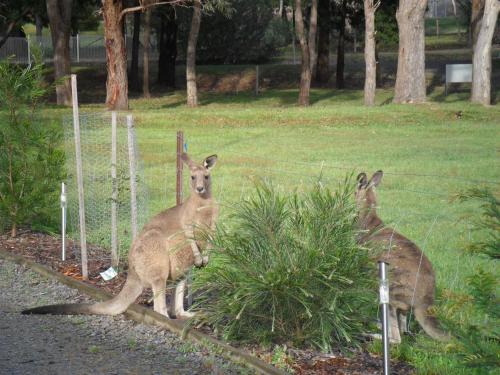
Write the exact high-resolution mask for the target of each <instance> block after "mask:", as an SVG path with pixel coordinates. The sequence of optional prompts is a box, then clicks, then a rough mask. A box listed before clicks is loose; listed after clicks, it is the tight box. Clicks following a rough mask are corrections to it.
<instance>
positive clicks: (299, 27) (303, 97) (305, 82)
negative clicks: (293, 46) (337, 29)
mask: <svg viewBox="0 0 500 375" xmlns="http://www.w3.org/2000/svg"><path fill="white" fill-rule="evenodd" d="M301 3H302V2H301V0H295V30H296V33H297V39H298V40H299V43H300V49H301V51H302V65H301V71H300V89H299V102H298V103H299V105H302V106H308V105H309V92H310V90H311V64H310V55H309V47H308V46H307V41H306V33H305V30H304V18H303V16H302V4H301Z"/></svg>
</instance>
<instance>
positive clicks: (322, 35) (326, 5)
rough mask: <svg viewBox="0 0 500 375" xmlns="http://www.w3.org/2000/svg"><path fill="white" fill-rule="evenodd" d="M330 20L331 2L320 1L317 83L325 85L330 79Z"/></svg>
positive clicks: (327, 0)
mask: <svg viewBox="0 0 500 375" xmlns="http://www.w3.org/2000/svg"><path fill="white" fill-rule="evenodd" d="M330 18H331V12H330V0H319V2H318V26H319V28H318V64H317V69H316V81H317V82H320V83H325V84H326V83H328V80H329V79H330Z"/></svg>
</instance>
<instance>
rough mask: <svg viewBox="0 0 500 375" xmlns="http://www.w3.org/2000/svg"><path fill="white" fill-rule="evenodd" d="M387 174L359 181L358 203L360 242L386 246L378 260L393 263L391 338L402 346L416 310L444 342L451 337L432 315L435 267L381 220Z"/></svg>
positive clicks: (424, 324) (425, 326)
mask: <svg viewBox="0 0 500 375" xmlns="http://www.w3.org/2000/svg"><path fill="white" fill-rule="evenodd" d="M382 176H383V172H382V171H377V172H376V173H375V174H374V175H373V176H372V178H371V179H370V180H368V178H367V176H366V174H365V173H360V174H359V175H358V177H357V181H358V187H357V191H356V203H357V206H358V210H359V216H358V222H359V225H360V229H361V230H362V231H363V232H362V233H361V236H360V238H359V242H360V243H363V244H368V245H370V244H372V245H378V246H380V245H382V246H383V247H384V248H385V250H384V251H383V253H382V254H381V255H380V256H379V258H378V260H380V261H385V262H387V263H389V288H390V293H389V294H390V295H389V299H390V302H389V314H390V315H389V319H390V324H389V336H390V341H391V342H393V343H400V342H401V335H400V331H401V332H407V325H406V316H407V314H408V312H409V311H410V309H413V313H414V314H415V319H416V320H417V322H418V323H419V324H420V326H422V328H423V329H424V331H425V332H426V333H427V334H428V335H429V336H431V337H432V338H434V339H436V340H440V341H446V340H448V339H449V337H450V336H449V335H448V334H447V333H445V332H444V331H442V330H441V329H440V328H439V322H438V320H437V319H436V318H435V317H434V316H432V315H430V314H429V312H428V309H429V308H430V307H431V306H432V305H433V304H434V293H435V288H436V280H435V275H434V270H433V269H432V264H431V262H430V261H429V259H428V258H427V257H426V256H425V255H424V254H423V253H422V250H420V248H419V247H418V246H417V245H415V244H414V243H413V242H412V241H410V240H409V239H407V238H406V237H404V236H402V235H401V234H399V233H398V232H396V231H395V230H394V229H392V228H389V227H386V226H385V225H384V223H383V222H382V220H381V219H380V218H379V217H378V216H377V211H376V206H377V197H376V194H375V187H376V186H378V185H379V184H380V181H381V180H382Z"/></svg>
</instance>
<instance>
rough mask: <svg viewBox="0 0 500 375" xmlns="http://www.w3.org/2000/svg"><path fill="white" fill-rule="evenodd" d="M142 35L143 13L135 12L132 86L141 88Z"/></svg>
mask: <svg viewBox="0 0 500 375" xmlns="http://www.w3.org/2000/svg"><path fill="white" fill-rule="evenodd" d="M140 33H141V13H140V12H134V34H133V35H132V61H131V63H130V78H129V80H130V85H131V86H133V87H134V88H136V89H137V88H138V87H139V46H140V43H139V36H140Z"/></svg>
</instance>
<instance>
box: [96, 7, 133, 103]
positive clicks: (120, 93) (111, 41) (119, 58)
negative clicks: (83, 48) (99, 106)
mask: <svg viewBox="0 0 500 375" xmlns="http://www.w3.org/2000/svg"><path fill="white" fill-rule="evenodd" d="M122 9H123V4H122V2H121V1H114V0H102V10H103V17H104V43H105V46H106V68H107V72H108V77H107V80H106V106H107V107H108V109H110V110H127V109H128V77H127V55H126V46H125V39H124V35H123V18H121V17H120V13H121V11H122Z"/></svg>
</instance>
